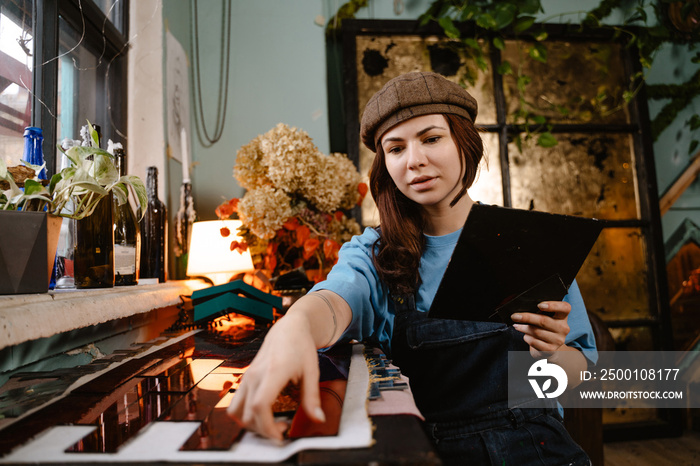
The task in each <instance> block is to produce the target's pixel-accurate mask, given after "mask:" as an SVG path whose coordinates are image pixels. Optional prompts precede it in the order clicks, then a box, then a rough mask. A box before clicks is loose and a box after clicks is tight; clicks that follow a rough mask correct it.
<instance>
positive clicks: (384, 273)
mask: <svg viewBox="0 0 700 466" xmlns="http://www.w3.org/2000/svg"><path fill="white" fill-rule="evenodd" d="M443 115H444V117H445V119H447V123H448V125H449V127H450V134H451V135H452V138H453V139H454V141H455V144H456V145H457V148H458V149H459V153H460V155H461V157H460V165H461V167H462V169H463V172H464V176H463V177H462V188H461V189H460V191H459V192H458V193H457V195H456V196H455V198H454V199H452V201H451V202H450V206H454V205H455V204H456V203H457V201H459V199H461V198H462V196H464V195H465V194H466V192H467V189H469V187H470V186H471V185H472V183H473V182H474V179H475V178H476V174H477V170H478V167H479V162H480V161H481V157H482V155H483V153H484V147H483V142H482V140H481V136H479V133H478V131H477V129H476V128H475V127H474V124H473V123H472V122H471V121H469V120H468V119H467V118H464V117H462V116H459V115H452V114H443ZM369 182H370V190H371V192H372V197H373V198H374V202H375V203H376V205H377V209H378V210H379V220H380V228H379V239H378V240H377V244H376V246H377V247H376V248H375V253H374V256H373V260H374V265H375V267H376V268H377V273H378V274H379V278H381V279H382V281H384V283H386V284H387V286H388V287H389V291H390V292H391V293H392V294H394V295H402V294H413V293H415V291H416V289H417V288H418V285H419V284H420V276H419V273H418V266H419V265H420V258H421V256H422V255H423V247H424V245H425V237H424V236H423V229H424V226H425V220H424V218H423V209H421V207H420V205H419V204H417V203H415V202H414V201H412V200H410V199H408V198H407V197H406V196H404V195H403V193H401V191H399V189H398V188H397V187H396V184H395V183H394V180H393V179H392V178H391V176H390V175H389V172H388V171H387V169H386V162H385V154H384V150H383V149H382V146H381V144H377V156H376V157H375V158H374V162H373V163H372V168H371V170H370V175H369Z"/></svg>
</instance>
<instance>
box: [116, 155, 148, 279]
mask: <svg viewBox="0 0 700 466" xmlns="http://www.w3.org/2000/svg"><path fill="white" fill-rule="evenodd" d="M114 164H115V165H116V167H117V170H118V171H119V176H125V175H126V152H125V151H124V149H122V148H117V149H115V150H114ZM113 207H114V209H113V215H114V285H115V286H129V285H136V284H138V282H139V262H140V261H141V231H140V229H139V223H138V222H137V221H136V215H135V214H134V211H133V209H132V208H131V203H130V202H129V200H128V199H127V201H126V202H125V203H124V204H122V205H119V202H118V201H117V198H116V197H115V198H114V202H113Z"/></svg>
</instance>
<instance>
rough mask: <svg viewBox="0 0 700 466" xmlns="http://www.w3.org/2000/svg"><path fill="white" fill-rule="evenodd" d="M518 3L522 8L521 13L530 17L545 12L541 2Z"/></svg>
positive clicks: (529, 0) (528, 0)
mask: <svg viewBox="0 0 700 466" xmlns="http://www.w3.org/2000/svg"><path fill="white" fill-rule="evenodd" d="M517 3H518V6H519V7H520V11H521V12H522V13H525V14H528V15H534V14H537V13H539V12H543V11H544V9H543V8H542V2H541V1H540V0H520V1H518V2H517Z"/></svg>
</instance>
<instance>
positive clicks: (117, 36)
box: [32, 0, 129, 177]
mask: <svg viewBox="0 0 700 466" xmlns="http://www.w3.org/2000/svg"><path fill="white" fill-rule="evenodd" d="M122 8H123V9H124V10H123V11H124V14H123V15H122V16H121V20H122V21H123V22H124V24H123V25H121V29H122V30H123V31H124V33H121V32H120V31H119V30H118V29H117V27H116V26H115V25H114V24H112V22H110V21H109V20H105V18H106V17H105V14H104V13H103V12H102V10H100V8H99V7H98V6H97V5H95V3H93V2H92V0H81V1H80V2H79V1H78V0H34V5H33V10H32V18H33V22H32V36H33V37H34V40H35V45H34V56H33V68H32V69H33V78H32V79H33V84H32V85H33V90H34V92H33V94H32V126H36V127H39V128H41V129H42V132H43V136H44V143H43V151H44V160H45V161H46V171H47V175H48V176H49V177H50V176H51V175H53V174H54V173H55V172H56V171H57V168H58V167H57V166H56V162H57V161H56V160H55V159H56V156H55V154H56V149H55V147H56V141H57V138H58V135H57V129H56V119H55V117H54V115H56V113H57V107H58V60H55V59H54V58H55V57H57V56H58V55H59V17H61V18H63V19H64V20H66V21H67V22H68V24H70V25H71V27H73V28H74V29H75V30H77V31H82V27H83V21H84V23H85V36H84V39H83V40H84V42H85V45H86V46H88V47H90V48H92V49H93V50H96V51H97V53H98V55H99V54H101V53H102V49H103V47H104V49H105V50H104V56H103V59H104V60H106V61H110V60H112V59H113V58H114V57H115V56H117V54H119V53H122V54H126V51H127V49H126V44H127V37H128V11H129V0H123V2H122ZM103 30H104V42H103ZM126 81H127V80H126V66H124V67H123V70H122V72H121V73H120V74H119V75H117V76H114V75H113V76H112V78H111V83H105V86H109V85H110V84H111V87H110V89H111V91H112V98H111V100H112V102H124V101H125V100H126V95H127V85H126ZM106 95H107V94H106V93H104V92H103V96H104V102H105V103H104V108H105V111H104V116H103V119H104V121H105V123H106V121H107V116H108V115H107V111H108V110H107V108H108V107H109V105H108V103H107V101H106V99H107V97H106ZM117 107H118V108H119V106H117ZM120 107H121V108H120V109H119V111H117V112H115V111H112V115H113V117H114V118H113V119H114V120H115V124H116V125H118V127H120V128H123V131H122V132H123V133H124V134H126V122H127V108H126V105H121V106H120ZM105 129H106V128H105ZM103 136H105V137H106V138H108V137H110V136H111V135H110V133H109V131H107V132H105V131H104V130H103ZM76 137H77V135H76ZM112 137H113V136H112ZM106 138H105V140H106Z"/></svg>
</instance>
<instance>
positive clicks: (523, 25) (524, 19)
mask: <svg viewBox="0 0 700 466" xmlns="http://www.w3.org/2000/svg"><path fill="white" fill-rule="evenodd" d="M533 24H535V18H534V17H533V16H521V17H520V18H518V19H517V20H516V21H515V25H514V26H513V30H514V31H515V32H516V34H519V33H521V32H525V31H527V30H528V29H530V28H531V27H532V25H533Z"/></svg>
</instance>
